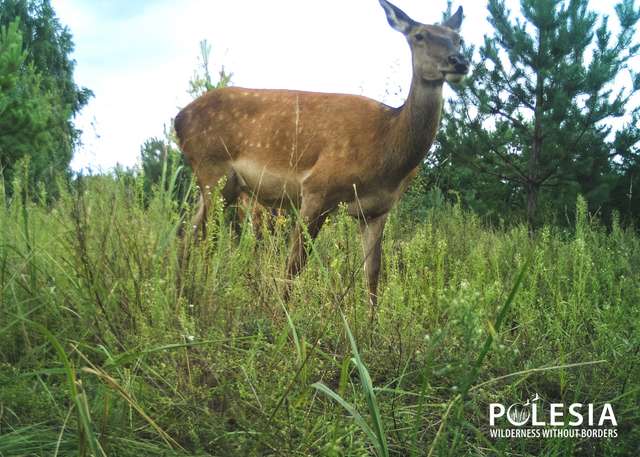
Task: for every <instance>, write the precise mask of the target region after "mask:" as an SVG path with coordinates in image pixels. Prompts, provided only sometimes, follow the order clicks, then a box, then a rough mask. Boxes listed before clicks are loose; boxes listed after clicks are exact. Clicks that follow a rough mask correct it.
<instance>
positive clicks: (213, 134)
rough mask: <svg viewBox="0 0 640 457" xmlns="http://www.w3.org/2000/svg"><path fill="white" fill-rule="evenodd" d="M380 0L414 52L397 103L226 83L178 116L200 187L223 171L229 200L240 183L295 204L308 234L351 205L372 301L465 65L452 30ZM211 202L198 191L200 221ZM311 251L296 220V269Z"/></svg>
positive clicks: (292, 259)
mask: <svg viewBox="0 0 640 457" xmlns="http://www.w3.org/2000/svg"><path fill="white" fill-rule="evenodd" d="M380 3H381V4H382V6H383V7H384V9H385V11H386V12H387V18H388V20H389V23H390V24H391V25H392V26H393V27H394V28H396V29H397V30H399V31H401V32H402V33H404V34H405V36H407V39H408V41H409V43H410V45H411V47H412V51H413V60H414V76H413V80H412V84H411V90H410V93H409V96H408V98H407V101H406V103H405V104H404V106H402V107H401V108H391V107H389V106H387V105H384V104H382V103H379V102H376V101H374V100H371V99H368V98H365V97H360V96H355V95H342V94H324V93H314V92H301V91H288V90H257V89H244V88H224V89H217V90H214V91H211V92H208V93H207V94H205V95H203V96H202V97H200V98H199V99H197V100H195V101H194V102H192V103H191V104H190V105H189V106H187V107H186V108H185V109H183V110H182V111H181V112H180V113H179V114H178V116H177V117H176V120H175V127H176V133H177V135H178V138H179V139H180V145H181V148H182V150H183V152H184V154H185V155H186V157H187V159H188V161H189V163H190V164H191V166H192V167H193V169H194V173H195V175H196V176H197V179H198V183H199V185H200V188H201V189H205V188H206V187H207V186H209V187H213V186H215V185H216V183H217V182H218V181H219V180H220V179H221V178H222V177H224V176H226V177H227V178H228V179H227V183H226V185H225V187H224V189H223V192H222V193H223V197H224V199H225V200H226V201H227V202H228V203H231V202H234V201H235V200H236V199H237V198H238V195H239V194H240V193H241V192H243V191H244V192H249V193H251V194H252V195H253V196H254V197H255V198H256V199H257V200H258V201H259V202H260V203H261V204H263V205H266V206H271V207H287V206H293V207H295V208H297V209H298V210H299V213H300V216H301V217H302V218H303V221H304V222H305V223H306V224H308V230H309V234H310V235H311V237H314V236H315V235H316V234H317V233H318V231H319V230H320V227H321V226H322V223H323V221H324V219H325V217H326V215H327V214H328V213H329V212H330V211H332V210H333V209H335V208H336V207H337V206H338V204H340V203H345V204H346V205H347V208H348V212H349V213H350V214H351V215H352V216H354V217H356V218H358V220H359V221H360V225H361V230H362V234H363V244H364V248H365V249H364V251H365V259H366V261H365V262H366V263H365V268H366V270H367V276H368V280H369V287H370V294H371V300H372V302H373V303H375V300H376V290H377V280H378V271H379V268H380V257H381V247H380V246H381V238H382V231H383V228H384V223H385V221H386V217H387V214H388V212H389V211H390V210H391V209H392V208H393V206H394V205H395V203H396V202H397V201H398V199H399V198H400V196H401V195H402V194H403V192H404V191H405V190H406V187H407V186H408V184H409V182H410V180H411V179H412V178H413V176H415V173H416V171H417V167H418V166H419V165H420V163H421V162H422V160H423V159H424V157H425V155H426V153H427V151H428V150H429V147H430V146H431V144H432V142H433V139H434V137H435V135H436V132H437V129H438V126H439V122H440V114H441V110H442V86H443V83H444V81H445V79H449V77H450V75H452V76H451V78H452V80H459V79H460V78H461V76H460V75H462V74H464V73H466V71H467V64H466V62H465V61H464V58H462V57H461V56H460V55H459V54H458V53H457V49H458V47H459V45H460V44H459V41H460V39H459V36H458V35H457V33H455V32H454V31H453V29H452V28H449V26H427V25H423V24H418V23H416V22H414V21H413V20H411V19H410V18H409V17H408V16H406V15H405V14H404V13H403V12H402V11H400V10H399V9H397V8H396V7H394V6H393V5H391V4H389V3H388V2H386V1H385V0H380ZM461 20H462V12H461V10H459V11H458V13H456V15H455V16H454V17H452V18H451V19H450V20H449V21H453V23H454V25H455V26H456V27H454V28H457V26H459V24H460V21H461ZM425 36H427V38H425ZM429 40H430V41H433V43H435V44H433V47H432V48H428V47H427V43H428V41H429ZM456 40H457V43H454V41H456ZM452 50H455V53H452ZM432 54H433V55H432ZM443 62H444V63H443ZM206 208H207V201H206V199H202V200H201V208H200V211H199V212H198V215H197V216H196V220H195V221H194V222H195V225H196V226H201V227H202V228H204V221H205V214H206ZM305 258H306V252H305V249H304V245H303V242H302V236H301V230H300V228H299V227H298V228H297V229H296V232H295V233H294V235H293V237H292V251H291V254H290V256H289V265H288V270H289V275H290V276H294V275H295V274H297V273H298V271H299V269H300V268H301V267H302V265H303V264H304V262H305Z"/></svg>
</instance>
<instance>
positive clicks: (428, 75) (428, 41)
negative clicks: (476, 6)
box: [379, 0, 469, 83]
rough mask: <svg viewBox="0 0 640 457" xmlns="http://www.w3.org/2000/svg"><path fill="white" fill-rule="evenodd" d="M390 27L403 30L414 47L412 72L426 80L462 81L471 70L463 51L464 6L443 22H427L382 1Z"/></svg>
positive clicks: (412, 47)
mask: <svg viewBox="0 0 640 457" xmlns="http://www.w3.org/2000/svg"><path fill="white" fill-rule="evenodd" d="M379 1H380V5H382V7H383V8H384V11H385V13H386V14H387V20H388V21H389V24H390V25H391V27H393V28H394V29H395V30H397V31H398V32H400V33H402V34H403V35H404V36H405V37H406V39H407V41H408V42H409V46H410V47H411V54H412V56H413V74H414V77H418V78H420V79H421V80H423V81H427V82H438V81H444V80H446V81H448V82H451V83H459V82H460V81H462V79H463V78H464V76H465V75H466V74H467V72H468V71H469V62H468V61H467V59H466V58H465V57H464V56H463V55H462V54H461V53H460V47H461V44H462V38H461V37H460V34H459V33H458V31H459V30H460V25H461V24H462V7H459V8H458V11H456V13H455V14H454V15H453V16H451V17H450V18H449V19H448V20H447V21H445V22H444V23H442V24H435V25H427V24H421V23H420V22H417V21H414V20H413V19H411V18H410V17H409V16H408V15H407V14H406V13H405V12H404V11H402V10H401V9H400V8H398V7H397V6H394V5H392V4H391V3H389V2H388V1H387V0H379Z"/></svg>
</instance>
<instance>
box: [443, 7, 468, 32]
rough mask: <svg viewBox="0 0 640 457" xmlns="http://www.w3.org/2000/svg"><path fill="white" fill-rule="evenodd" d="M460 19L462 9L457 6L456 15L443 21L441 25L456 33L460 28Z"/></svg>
mask: <svg viewBox="0 0 640 457" xmlns="http://www.w3.org/2000/svg"><path fill="white" fill-rule="evenodd" d="M462 18H463V15H462V7H461V6H459V7H458V11H456V13H455V14H454V15H453V16H451V17H450V18H449V19H447V20H446V21H444V22H443V23H442V25H443V26H445V27H449V28H450V29H451V30H455V31H458V30H460V26H461V25H462Z"/></svg>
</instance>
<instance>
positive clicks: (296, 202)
mask: <svg viewBox="0 0 640 457" xmlns="http://www.w3.org/2000/svg"><path fill="white" fill-rule="evenodd" d="M432 111H433V112H432V113H431V116H433V117H438V116H439V115H440V105H439V104H438V103H437V104H435V106H433V107H432ZM423 120H424V119H420V120H416V124H420V123H422V121H423ZM407 121H408V120H407V119H406V116H405V115H404V113H403V110H402V109H394V108H391V107H389V106H387V105H384V104H382V103H379V102H376V101H374V100H371V99H368V98H365V97H359V96H354V95H338V94H324V93H314V92H299V91H283V90H255V89H243V88H235V87H234V88H225V89H218V90H214V91H211V92H209V93H207V94H206V95H204V96H203V97H201V98H199V99H198V100H196V101H195V102H194V103H193V104H192V105H189V106H188V107H187V108H186V109H185V110H183V111H182V112H181V113H180V114H179V116H178V117H177V118H176V122H175V124H176V131H177V134H178V137H179V138H180V139H181V143H182V144H181V145H182V149H183V151H184V154H185V155H186V157H187V159H188V160H189V163H190V164H191V166H192V167H193V169H194V172H195V174H196V176H197V177H198V179H199V181H200V186H201V187H202V188H204V187H205V186H206V185H212V184H215V182H217V180H218V179H219V178H220V177H221V176H225V175H230V174H231V175H232V176H234V178H233V179H232V180H233V181H234V184H235V186H237V191H238V192H239V191H240V190H245V191H248V192H250V193H251V194H253V195H254V196H255V197H256V199H257V200H258V201H259V202H260V203H261V204H263V205H265V206H271V207H281V206H282V207H287V206H290V205H293V206H295V207H297V208H300V204H301V202H302V196H303V194H306V195H318V196H322V199H323V204H322V206H325V208H324V210H326V211H330V210H332V209H333V208H335V206H337V204H338V203H341V202H344V203H347V205H348V207H349V212H350V213H351V214H352V215H353V216H362V215H364V216H365V217H368V218H371V217H376V216H379V215H381V214H385V213H387V212H388V211H389V210H390V209H391V208H392V207H393V205H394V204H395V202H396V201H397V199H398V198H399V197H400V195H401V194H402V192H403V190H404V187H405V186H404V185H405V181H406V180H405V178H407V177H408V176H409V175H411V171H412V170H413V169H415V168H416V167H417V166H418V165H419V163H420V159H421V156H422V155H423V154H422V152H423V151H424V148H425V147H428V145H430V144H431V142H432V140H433V136H434V135H435V131H436V129H435V128H434V129H432V130H431V131H430V132H428V134H425V135H423V138H420V139H415V142H416V143H421V144H416V145H415V146H414V148H413V150H411V151H410V149H412V148H411V147H410V144H408V143H410V140H411V139H410V138H409V137H408V136H407V135H406V133H405V132H407V130H409V128H408V127H409V126H408V125H405V124H407ZM409 121H410V120H409ZM242 124H249V125H250V126H251V128H248V129H238V128H237V126H238V125H242ZM409 124H410V122H409ZM372 132H374V133H373V136H372ZM372 145H374V147H372ZM390 151H394V153H393V154H389V152H390ZM403 151H404V154H405V155H406V156H407V157H406V158H407V159H408V160H402V159H401V158H400V157H399V156H400V154H401V153H402V152H403ZM216 178H217V179H216ZM228 191H232V189H228ZM233 193H235V191H234V192H233Z"/></svg>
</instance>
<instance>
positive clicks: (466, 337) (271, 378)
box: [0, 170, 640, 456]
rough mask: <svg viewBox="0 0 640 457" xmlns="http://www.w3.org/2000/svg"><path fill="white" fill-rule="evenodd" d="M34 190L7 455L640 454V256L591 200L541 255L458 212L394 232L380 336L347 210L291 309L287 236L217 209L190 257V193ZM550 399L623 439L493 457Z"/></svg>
mask: <svg viewBox="0 0 640 457" xmlns="http://www.w3.org/2000/svg"><path fill="white" fill-rule="evenodd" d="M164 176H165V179H166V180H167V182H170V181H171V180H173V181H175V176H176V175H175V172H173V171H171V170H167V171H166V172H165V173H164ZM14 189H16V192H15V194H14V197H12V198H11V199H6V200H3V201H2V202H0V203H2V204H0V455H43V456H45V455H46V456H49V455H58V456H64V455H74V456H75V455H87V456H88V455H102V453H104V454H106V455H110V456H111V455H117V456H129V455H130V456H134V455H136V456H139V455H178V456H179V455H202V456H204V455H224V456H236V455H237V456H248V455H287V456H295V455H323V456H344V455H354V456H355V455H358V456H361V455H369V454H378V455H416V456H417V455H427V454H429V453H431V455H435V456H460V455H530V456H538V455H546V456H564V455H593V456H596V455H613V456H616V455H617V456H626V455H633V454H634V453H635V452H637V450H638V445H639V444H640V427H638V423H639V421H640V418H639V417H638V408H637V406H638V404H639V400H640V383H639V382H638V379H640V368H638V367H639V366H640V363H639V362H640V354H639V348H640V332H639V329H638V325H639V323H640V306H639V305H638V303H640V278H639V274H638V271H639V266H640V238H639V237H638V235H637V234H636V232H635V231H634V230H633V229H631V228H623V227H621V226H620V224H618V223H617V222H614V224H613V226H612V228H611V229H610V230H605V228H603V227H602V226H601V225H599V223H598V221H597V220H594V219H592V218H591V217H590V216H589V215H588V214H587V213H586V209H585V205H584V203H582V202H581V203H579V205H578V208H577V223H576V227H575V228H574V229H573V230H563V229H558V228H555V227H553V226H547V227H544V228H542V229H541V230H540V231H539V232H538V233H536V234H535V235H534V236H533V237H530V236H529V234H528V231H527V229H526V227H524V226H520V225H512V226H504V227H489V226H487V225H485V224H484V223H483V222H482V221H481V220H480V219H479V218H478V217H477V216H475V215H473V214H471V213H468V212H466V211H464V210H462V209H461V208H460V207H458V206H447V205H440V206H437V207H434V208H432V209H431V210H430V211H429V212H428V213H427V215H426V217H425V218H424V219H423V220H422V221H420V222H419V223H414V222H413V221H412V222H411V223H408V220H407V216H406V214H405V213H404V212H398V213H395V214H394V215H393V216H392V217H391V219H390V222H389V224H388V226H387V229H386V231H385V240H384V246H383V248H384V265H383V269H382V275H381V288H380V295H381V297H380V303H379V309H378V311H377V322H376V324H375V325H374V326H372V325H371V323H370V320H369V317H368V313H369V309H368V299H367V292H366V285H365V283H364V279H363V276H362V268H361V262H362V249H361V248H360V244H359V243H360V241H359V239H358V235H357V227H356V225H355V224H354V223H353V222H352V221H351V220H350V219H349V218H348V217H347V216H346V215H345V214H344V212H342V211H339V212H338V213H336V214H335V215H332V216H331V217H330V220H329V221H328V223H327V224H326V226H325V227H324V228H323V230H322V232H321V234H320V236H319V238H318V240H317V241H316V243H315V249H314V252H313V255H312V256H311V257H310V261H309V265H308V267H307V268H306V269H305V270H304V272H303V273H302V275H301V276H300V277H299V278H298V279H297V280H296V281H295V284H294V288H293V292H292V296H291V299H290V301H289V302H288V303H285V302H283V300H282V298H281V297H282V290H283V288H284V265H285V261H286V254H287V236H288V229H289V226H290V224H291V221H289V220H286V219H285V218H282V217H281V218H279V219H278V220H277V221H276V222H275V228H274V231H273V233H272V232H271V231H270V230H268V229H267V228H266V227H252V226H251V225H250V224H245V225H244V229H243V231H242V233H241V234H239V235H238V234H236V232H235V230H234V229H233V226H232V224H230V223H229V220H228V219H229V215H228V214H227V213H225V212H224V211H223V209H222V205H221V204H220V201H219V198H218V197H217V193H216V191H215V190H213V191H212V193H213V195H211V196H210V198H212V199H213V200H214V205H213V210H212V211H211V214H210V216H209V217H210V221H209V230H208V234H207V238H206V239H205V240H203V241H202V242H201V243H199V244H198V245H197V246H195V247H192V248H190V249H189V250H188V252H187V255H184V252H183V250H182V245H181V243H180V241H179V238H178V237H177V236H176V235H177V233H179V232H181V231H184V232H185V233H188V232H190V230H189V227H188V225H189V222H188V221H189V218H190V214H189V213H190V211H191V207H190V205H188V204H186V203H185V202H176V201H175V200H174V199H173V198H172V195H171V186H170V185H161V186H160V187H159V188H158V189H157V191H156V192H155V193H154V195H153V196H152V198H150V199H149V198H148V197H147V196H145V195H144V194H143V186H142V182H141V178H139V177H135V176H121V177H119V178H117V179H116V178H114V177H110V176H94V177H85V178H83V179H82V180H81V181H80V182H78V183H76V184H75V185H73V186H71V187H69V186H67V185H66V184H62V183H61V184H60V198H59V199H58V200H57V201H56V203H55V204H53V205H52V206H47V204H46V203H38V199H37V198H33V196H32V195H27V194H26V190H25V189H22V188H21V187H20V183H19V182H17V183H16V186H14ZM166 189H169V190H166ZM21 197H24V198H21ZM400 214H402V216H401V215H400ZM527 259H529V265H528V268H527V269H526V272H525V274H524V275H523V276H522V278H521V283H520V288H519V291H518V293H517V294H515V295H514V296H513V297H512V299H511V301H510V302H509V305H510V306H509V307H508V309H506V310H505V308H504V307H503V305H504V304H505V302H506V301H507V299H508V297H509V294H510V292H511V291H512V288H513V286H514V284H515V283H516V281H517V278H518V273H519V272H520V271H522V270H523V267H524V265H525V263H526V262H527ZM501 310H504V312H503V314H501ZM342 315H344V316H345V320H346V322H347V323H348V329H349V331H345V322H344V321H343V319H342V317H341V316H342ZM498 316H502V317H501V321H500V323H501V324H502V325H501V326H498V325H496V317H498ZM487 341H489V344H488V346H487V344H486V342H487ZM356 354H357V356H356ZM354 357H355V358H356V364H355V365H354V364H352V363H351V359H352V358H354ZM363 369H364V371H363ZM367 378H368V379H367ZM319 383H321V384H319ZM363 383H365V385H366V386H367V388H366V389H363V388H362V387H363ZM314 385H315V386H316V387H317V386H320V385H323V386H326V388H320V390H318V389H317V388H313V386H314ZM329 392H332V393H333V394H335V396H334V397H333V398H334V399H337V398H340V399H341V400H342V402H343V403H342V405H341V404H340V403H341V402H336V401H334V400H333V399H332V398H328V397H327V396H326V395H324V394H328V393H329ZM534 392H535V393H538V394H539V395H540V396H541V397H543V398H544V399H545V400H546V401H549V402H551V401H556V402H564V403H572V402H582V403H596V404H601V403H603V402H612V403H613V406H614V409H615V413H616V418H617V419H618V424H619V427H618V438H615V439H609V440H580V439H548V440H535V439H520V440H517V439H516V440H497V441H496V440H492V439H490V438H489V435H488V428H489V426H488V414H487V408H488V404H489V403H491V402H502V403H509V404H510V403H514V402H518V401H521V400H522V399H526V398H528V397H529V396H530V394H532V393H534ZM345 405H349V407H350V408H351V409H349V408H347V409H346V410H345V409H344V408H343V406H345ZM364 411H366V412H367V413H366V414H363V412H364ZM346 412H348V413H349V414H345V413H346ZM354 412H359V414H360V417H361V418H362V420H363V421H364V422H365V425H367V426H368V427H369V430H367V429H366V428H364V427H362V424H360V425H359V424H358V423H357V422H354V420H353V417H352V416H353V415H354V414H353V413H354ZM369 431H371V432H372V433H373V435H372V434H371V433H369Z"/></svg>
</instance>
